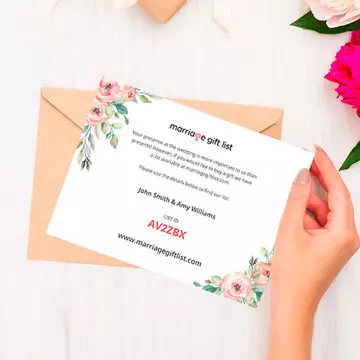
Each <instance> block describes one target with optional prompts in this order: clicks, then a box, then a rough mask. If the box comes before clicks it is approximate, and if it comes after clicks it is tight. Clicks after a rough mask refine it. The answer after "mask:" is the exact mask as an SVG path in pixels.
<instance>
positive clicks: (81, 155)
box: [77, 150, 84, 164]
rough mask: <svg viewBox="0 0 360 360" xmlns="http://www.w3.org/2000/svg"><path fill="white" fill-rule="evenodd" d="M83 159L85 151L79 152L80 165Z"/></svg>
mask: <svg viewBox="0 0 360 360" xmlns="http://www.w3.org/2000/svg"><path fill="white" fill-rule="evenodd" d="M83 158H84V151H83V150H81V151H79V154H78V156H77V162H78V164H80V163H81V162H82V160H83Z"/></svg>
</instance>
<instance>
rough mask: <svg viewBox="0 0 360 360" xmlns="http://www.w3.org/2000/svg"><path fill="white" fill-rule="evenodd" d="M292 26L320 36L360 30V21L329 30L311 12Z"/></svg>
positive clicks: (324, 23)
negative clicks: (314, 32) (311, 31)
mask: <svg viewBox="0 0 360 360" xmlns="http://www.w3.org/2000/svg"><path fill="white" fill-rule="evenodd" d="M290 25H292V26H296V27H299V28H302V29H306V30H313V31H316V32H318V33H320V34H340V33H343V32H347V31H352V30H357V29H360V20H357V21H355V22H353V23H351V24H348V25H345V26H339V27H336V28H329V27H328V26H327V25H326V21H320V20H318V19H316V18H315V16H314V15H313V13H312V12H311V11H310V12H308V13H307V14H305V15H304V16H302V17H301V18H299V19H297V20H296V21H294V22H293V23H292V24H290Z"/></svg>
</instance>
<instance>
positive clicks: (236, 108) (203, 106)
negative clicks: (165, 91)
mask: <svg viewBox="0 0 360 360" xmlns="http://www.w3.org/2000/svg"><path fill="white" fill-rule="evenodd" d="M174 101H176V102H178V103H180V104H183V105H185V106H189V107H192V108H194V109H196V110H199V111H202V112H204V113H207V114H209V115H213V116H216V117H218V118H220V119H224V120H227V121H231V122H233V123H235V124H237V125H240V126H243V127H246V128H248V129H251V130H254V131H256V132H262V131H264V130H266V129H267V128H269V127H271V126H273V125H275V124H276V123H277V122H278V121H280V120H281V119H282V115H283V110H281V109H276V108H267V107H260V106H250V105H239V104H226V103H214V102H207V101H196V100H179V99H176V100H174Z"/></svg>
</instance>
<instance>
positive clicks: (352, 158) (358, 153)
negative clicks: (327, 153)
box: [340, 142, 360, 171]
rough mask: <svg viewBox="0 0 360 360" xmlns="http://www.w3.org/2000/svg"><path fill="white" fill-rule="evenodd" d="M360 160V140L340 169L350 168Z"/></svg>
mask: <svg viewBox="0 0 360 360" xmlns="http://www.w3.org/2000/svg"><path fill="white" fill-rule="evenodd" d="M359 161H360V142H358V144H357V145H356V146H355V147H354V148H353V149H352V150H351V152H350V154H349V155H348V157H347V158H346V160H345V161H344V163H343V164H342V165H341V168H340V171H342V170H347V169H349V168H350V167H351V166H352V165H354V164H356V163H357V162H359Z"/></svg>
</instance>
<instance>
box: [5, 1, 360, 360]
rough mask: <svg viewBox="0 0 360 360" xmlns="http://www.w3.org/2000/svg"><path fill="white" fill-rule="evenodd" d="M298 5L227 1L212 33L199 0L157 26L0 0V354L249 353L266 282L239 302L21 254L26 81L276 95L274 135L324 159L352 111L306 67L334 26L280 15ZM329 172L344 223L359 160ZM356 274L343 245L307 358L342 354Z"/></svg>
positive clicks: (230, 98)
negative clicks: (340, 192)
mask: <svg viewBox="0 0 360 360" xmlns="http://www.w3.org/2000/svg"><path fill="white" fill-rule="evenodd" d="M305 11H306V5H305V4H304V3H302V1H301V0H293V1H291V2H290V1H288V0H277V1H269V0H258V1H250V0H238V1H236V3H235V2H234V5H233V10H232V14H233V29H232V31H231V33H230V35H228V34H226V33H225V32H224V31H223V30H222V29H221V28H219V27H218V26H217V25H215V24H214V23H213V21H212V19H211V12H212V3H211V1H210V0H190V1H189V3H188V4H187V5H186V6H185V7H184V8H183V9H182V11H181V12H180V13H179V14H178V15H177V16H176V17H175V18H173V19H172V20H171V21H170V22H169V23H168V24H166V25H158V24H156V23H155V22H154V21H153V20H152V19H151V18H150V17H149V16H148V15H147V14H146V13H145V12H144V11H143V10H142V9H141V8H140V7H139V6H136V7H134V8H133V9H130V10H129V11H128V12H121V11H119V10H115V9H113V8H112V6H111V1H110V0H94V1H89V0H59V1H57V2H56V3H55V1H51V0H27V1H26V0H16V1H10V0H6V1H5V0H4V1H2V2H1V13H2V20H1V23H0V40H1V60H0V64H1V69H0V75H1V77H0V78H1V81H2V84H1V90H0V92H1V94H0V95H1V100H2V101H1V108H0V114H1V119H0V124H1V140H0V185H1V186H0V241H1V245H2V247H1V249H2V250H1V252H0V359H1V360H18V359H26V360H27V359H31V360H32V359H36V360H48V359H51V360H65V359H66V360H69V359H70V360H71V359H76V360H85V359H86V360H101V359H106V360H115V359H116V360H125V359H126V360H143V359H156V360H162V359H164V360H165V359H170V358H171V359H209V360H212V359H214V360H215V359H219V358H221V359H231V360H233V359H244V360H247V359H265V353H266V346H267V341H268V325H269V316H270V296H269V295H270V292H271V291H270V292H269V291H268V292H267V294H266V296H265V298H264V301H262V305H261V307H260V309H258V310H253V309H246V308H243V307H242V306H238V304H233V303H232V302H230V301H224V300H222V299H219V298H217V297H211V296H209V295H208V294H205V293H202V292H201V291H196V289H193V288H191V287H189V286H186V285H183V284H181V283H178V282H176V281H173V280H170V279H167V278H165V277H162V276H159V275H153V274H151V273H147V272H145V271H141V270H124V269H118V268H105V267H97V266H82V265H74V264H55V263H40V262H39V263H37V262H29V261H27V260H26V245H27V233H28V227H29V215H30V203H31V189H32V178H33V166H34V156H35V143H36V130H37V113H38V98H39V87H40V85H42V84H45V85H53V86H64V87H73V88H89V89H93V88H94V86H96V84H97V83H98V80H99V77H100V76H101V75H102V74H111V75H114V76H116V77H117V78H119V79H124V81H126V82H129V83H133V84H136V85H138V86H139V87H145V88H148V89H151V90H152V91H153V92H154V93H157V94H159V95H164V96H172V97H183V98H189V99H203V100H216V101H227V102H236V103H248V104H258V105H269V106H278V107H283V108H284V109H285V124H284V139H285V140H286V141H288V142H290V143H292V144H294V145H298V146H301V147H306V148H310V147H311V146H312V145H313V144H314V143H317V144H319V145H322V146H323V147H324V148H325V149H326V150H327V151H328V152H329V154H330V155H331V157H332V158H333V159H334V161H335V163H336V165H340V164H341V162H342V160H343V159H344V158H345V157H346V155H347V153H348V152H349V150H350V148H351V147H352V146H353V145H354V144H355V143H356V141H357V140H358V139H359V138H360V121H359V119H358V118H357V117H356V115H355V114H354V112H353V111H352V110H351V109H349V108H347V107H346V106H345V105H342V104H341V103H340V102H339V101H337V100H336V99H335V94H334V92H333V88H334V86H333V85H332V84H329V83H325V81H323V79H322V77H323V75H324V74H325V73H326V71H327V69H328V67H329V65H330V62H331V61H332V59H333V56H334V54H335V52H336V51H337V50H338V48H339V47H340V45H341V44H342V43H344V42H345V40H346V39H347V38H348V34H345V35H340V36H321V35H318V34H315V33H312V32H306V31H302V30H300V29H295V28H291V27H289V26H288V24H289V23H290V22H292V21H293V20H294V19H296V18H297V17H299V16H300V15H302V14H303V13H304V12H305ZM343 177H344V179H345V181H346V183H347V184H348V186H349V188H350V190H351V193H352V195H353V200H354V202H355V203H356V207H357V214H358V215H357V221H358V226H359V225H360V216H359V213H360V188H359V185H358V183H359V177H360V165H357V166H355V167H354V168H353V169H352V170H351V171H348V172H346V173H343ZM319 261H321V259H319ZM304 266H305V264H304ZM286 271H287V272H288V273H289V282H290V281H292V279H291V269H286ZM359 273H360V255H359V254H358V255H357V256H355V257H354V258H353V260H352V261H351V263H350V264H349V265H348V266H347V267H346V268H345V269H344V271H343V272H342V273H341V275H340V276H339V278H338V279H337V281H336V282H335V284H334V285H333V287H332V288H331V289H330V291H329V292H328V294H327V295H326V297H325V298H324V300H323V301H322V303H321V306H320V309H319V311H318V314H317V319H316V329H315V343H314V359H327V360H333V359H334V360H335V359H346V360H352V359H357V358H358V323H359V321H360V313H359V311H358V308H359V303H360V281H359V277H358V274H359Z"/></svg>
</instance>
